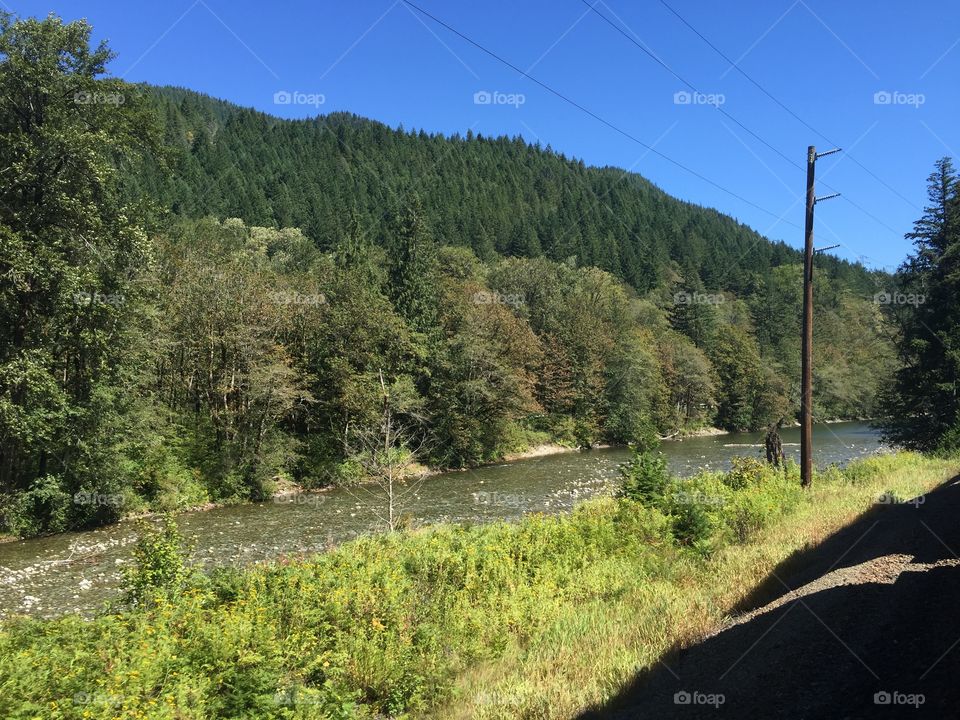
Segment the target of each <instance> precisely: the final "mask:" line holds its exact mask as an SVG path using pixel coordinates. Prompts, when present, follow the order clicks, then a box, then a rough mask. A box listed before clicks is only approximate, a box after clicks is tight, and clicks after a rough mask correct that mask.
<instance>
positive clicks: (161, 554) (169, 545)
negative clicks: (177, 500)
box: [123, 514, 189, 605]
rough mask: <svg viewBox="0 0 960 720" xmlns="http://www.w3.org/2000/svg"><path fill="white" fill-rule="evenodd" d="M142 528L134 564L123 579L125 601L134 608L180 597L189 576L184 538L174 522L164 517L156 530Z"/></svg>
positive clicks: (144, 524) (154, 528)
mask: <svg viewBox="0 0 960 720" xmlns="http://www.w3.org/2000/svg"><path fill="white" fill-rule="evenodd" d="M142 527H143V532H142V534H141V536H140V539H139V540H137V545H136V547H135V548H134V550H133V559H134V564H133V566H131V567H130V568H127V569H126V571H125V572H124V575H123V584H124V591H125V596H126V600H127V602H129V603H131V604H133V605H141V604H143V603H145V602H148V601H150V600H152V599H155V598H158V597H166V598H170V597H173V596H175V595H177V594H178V593H179V591H180V590H181V588H182V587H183V585H184V583H185V582H186V580H187V577H188V574H189V573H188V570H187V567H186V564H185V562H184V558H185V556H186V550H185V548H184V540H183V536H181V535H180V531H179V529H178V528H177V524H176V522H174V520H173V518H172V517H171V516H170V515H167V514H164V515H162V516H161V517H160V521H159V524H158V525H157V526H154V525H151V524H149V523H147V522H146V521H144V523H143V526H142Z"/></svg>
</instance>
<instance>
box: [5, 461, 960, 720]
mask: <svg viewBox="0 0 960 720" xmlns="http://www.w3.org/2000/svg"><path fill="white" fill-rule="evenodd" d="M957 466H958V464H957V463H956V462H951V461H948V460H931V459H925V458H921V457H919V456H917V455H912V454H901V455H897V456H880V457H876V458H872V459H869V460H866V461H861V462H859V463H856V464H854V465H853V466H851V467H850V468H849V469H847V470H846V471H844V472H840V471H836V470H833V471H829V472H827V473H823V474H821V475H820V476H819V477H818V478H817V479H816V482H815V485H814V489H813V490H812V492H809V493H804V492H801V491H800V490H799V487H798V485H799V480H798V478H797V477H796V473H795V471H794V470H792V469H791V470H790V471H788V473H787V474H786V475H783V474H780V473H776V472H773V471H771V470H767V469H766V468H763V467H759V466H753V465H749V464H746V465H742V466H740V467H739V468H738V469H735V471H734V472H733V473H727V474H703V475H700V476H697V477H696V478H692V479H690V480H684V481H676V480H671V481H670V483H669V484H668V486H667V487H666V488H665V490H664V492H663V494H662V495H661V496H660V497H659V498H657V499H656V502H646V503H643V502H637V501H633V500H630V499H625V498H622V499H613V498H606V499H599V500H594V501H590V502H586V503H583V504H582V505H580V506H578V507H577V508H576V510H575V511H574V512H572V513H571V514H569V515H564V516H552V517H546V516H532V517H528V518H526V519H524V520H523V521H521V522H518V523H514V524H507V523H497V524H492V525H485V526H478V527H459V526H435V527H430V528H426V529H422V530H417V531H411V532H403V533H394V534H391V535H385V536H379V537H371V538H364V539H361V540H358V541H356V542H353V543H350V544H348V545H344V546H342V547H340V548H338V549H337V550H335V551H333V552H330V553H327V554H323V555H319V556H316V557H314V558H311V559H309V560H298V561H291V562H287V561H281V562H276V563H272V564H269V565H263V566H257V567H254V568H251V569H248V570H246V571H243V572H240V571H224V572H221V573H218V574H215V575H213V576H211V577H201V576H198V577H196V578H194V579H193V581H192V582H191V583H189V584H188V587H187V589H186V590H184V591H183V592H182V593H181V594H180V595H178V596H177V597H175V598H172V599H166V598H163V597H158V598H157V599H156V600H155V601H154V602H153V603H151V604H149V605H146V606H144V607H140V608H138V609H136V610H129V611H124V612H118V613H116V614H110V615H104V616H100V617H97V618H95V619H93V620H89V621H88V620H83V619H81V618H78V617H74V616H67V617H63V618H59V619H56V620H50V621H40V620H33V619H26V618H22V619H16V620H11V621H8V622H6V623H5V624H4V625H3V626H2V629H0V717H4V718H7V717H9V718H35V717H41V718H82V717H91V718H141V717H150V718H208V717H227V718H229V717H237V718H240V717H258V718H259V717H263V718H353V717H377V716H380V717H384V716H387V717H424V716H427V715H430V714H433V715H435V716H437V717H443V718H457V717H460V718H473V717H476V718H516V717H523V718H558V717H569V716H570V715H571V714H572V713H574V712H575V711H576V710H577V709H578V708H581V707H583V706H584V705H585V704H588V703H590V702H595V701H602V700H603V699H605V698H607V697H609V696H610V695H611V694H612V693H613V692H615V691H616V689H617V688H618V687H619V686H620V685H621V684H622V683H623V682H624V681H626V680H627V679H629V677H630V676H631V675H632V674H633V673H634V672H636V670H637V669H638V668H644V667H649V666H650V665H651V664H652V663H654V662H656V660H657V658H658V657H659V656H660V655H661V654H662V653H663V652H664V651H665V650H666V649H667V648H669V647H670V646H671V645H673V644H674V643H675V642H678V641H681V642H683V641H692V640H695V639H696V638H697V637H699V636H701V635H702V634H703V633H704V632H706V631H707V630H708V629H709V628H710V627H712V626H713V625H714V624H716V623H717V622H718V621H719V620H720V619H721V618H722V616H723V614H724V613H725V612H726V611H727V610H728V609H729V608H730V607H731V606H732V605H733V604H734V603H735V602H736V601H737V600H739V599H741V598H742V597H743V596H744V595H745V594H746V593H748V592H749V590H750V589H751V588H752V587H754V586H755V585H757V584H758V583H759V582H760V581H761V580H762V579H763V578H764V577H765V576H766V574H767V573H768V572H769V571H770V569H771V568H773V567H774V566H775V565H776V564H777V563H778V562H779V561H781V560H782V559H784V558H785V557H787V556H789V554H790V553H791V552H793V551H794V550H796V549H799V548H802V547H803V546H804V545H805V544H808V543H811V542H816V541H817V540H818V539H820V538H822V537H824V536H825V535H827V534H829V533H830V532H832V531H833V530H835V529H837V528H838V527H840V526H841V525H843V524H844V523H846V522H848V521H849V520H850V519H852V518H853V517H855V516H856V515H857V514H858V513H860V512H861V511H863V510H864V509H866V508H867V507H868V506H869V505H870V504H871V503H872V502H873V501H874V500H875V498H876V497H877V495H879V494H880V493H882V492H887V491H893V492H896V493H897V494H898V495H900V496H904V497H905V496H909V495H911V494H915V493H918V492H922V491H924V490H926V489H929V488H930V487H932V486H934V485H936V484H937V483H939V482H940V481H942V480H943V479H945V478H946V477H947V476H948V475H949V474H951V473H952V472H955V471H956V469H957ZM691 507H695V508H696V510H695V511H691V510H690V508H691ZM691 512H695V513H696V514H697V518H698V519H697V520H696V521H692V520H691V519H690V518H689V517H687V516H688V515H689V514H690V513H691Z"/></svg>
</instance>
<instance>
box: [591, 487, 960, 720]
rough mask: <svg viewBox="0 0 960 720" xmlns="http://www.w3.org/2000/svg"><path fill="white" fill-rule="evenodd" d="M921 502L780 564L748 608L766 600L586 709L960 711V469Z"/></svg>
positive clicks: (764, 713) (621, 712)
mask: <svg viewBox="0 0 960 720" xmlns="http://www.w3.org/2000/svg"><path fill="white" fill-rule="evenodd" d="M919 500H920V499H917V502H915V503H914V504H896V505H877V506H875V507H874V508H873V509H872V510H870V511H869V512H867V513H865V514H864V515H862V516H861V517H860V518H859V519H858V520H857V521H856V522H855V523H853V524H852V525H850V526H848V527H846V528H844V529H843V530H841V531H840V532H838V533H836V534H835V535H833V536H831V537H830V538H828V539H827V540H826V541H824V542H823V543H821V544H820V545H818V546H816V547H815V548H811V549H807V550H804V551H801V552H799V553H797V554H795V555H794V556H792V557H791V558H789V559H788V560H786V561H784V562H783V563H781V564H780V565H779V566H778V567H777V568H776V569H775V570H774V571H773V572H772V573H771V574H770V576H769V577H768V578H767V580H766V581H765V582H764V583H763V584H762V585H761V586H760V587H759V588H757V590H756V591H754V593H752V595H751V596H750V597H749V598H748V599H747V600H746V601H744V602H743V603H741V606H740V607H739V608H738V611H739V612H742V613H745V612H748V611H751V610H756V609H758V608H764V607H765V606H767V604H768V603H771V606H770V608H769V609H767V610H766V611H760V612H759V613H758V614H755V615H753V616H751V615H747V618H746V619H745V621H743V622H742V623H740V624H734V625H732V626H730V627H728V628H727V629H725V630H723V631H722V632H720V633H719V634H717V635H714V636H712V637H710V638H708V639H706V640H704V641H703V642H700V643H698V644H697V645H694V646H692V647H689V648H686V649H674V650H673V651H672V652H670V653H669V654H668V655H667V656H666V657H665V658H664V659H663V662H661V663H660V664H658V665H656V666H655V667H654V668H653V669H651V670H648V671H644V672H641V673H639V674H638V675H637V676H636V677H635V678H634V679H633V681H632V682H631V683H630V684H629V686H627V687H626V688H625V689H624V690H622V691H621V693H620V694H619V695H618V696H617V697H616V698H614V699H613V700H611V701H610V702H609V703H607V704H606V705H604V706H603V707H600V708H596V709H593V710H591V711H589V712H586V713H584V714H583V715H581V716H580V720H600V719H601V718H603V719H604V720H606V719H608V718H651V719H656V720H660V719H661V718H724V717H731V718H830V720H837V719H841V718H884V717H890V718H927V717H931V718H957V717H960V678H958V677H957V673H958V671H960V560H958V557H957V555H956V553H955V552H954V550H960V478H955V479H954V480H952V481H950V482H948V483H946V484H945V485H942V486H940V487H939V488H937V489H936V490H935V491H933V492H931V493H929V494H928V495H926V496H925V497H923V498H922V504H919ZM790 590H798V591H799V593H798V594H799V597H792V598H791V597H786V598H785V597H784V596H785V595H787V593H788V592H789V591H790ZM778 603H779V604H778Z"/></svg>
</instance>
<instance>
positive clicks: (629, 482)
mask: <svg viewBox="0 0 960 720" xmlns="http://www.w3.org/2000/svg"><path fill="white" fill-rule="evenodd" d="M620 474H621V481H620V489H619V491H618V493H617V495H618V497H622V498H627V499H629V500H635V501H637V502H641V503H643V504H645V505H650V506H651V507H659V506H660V505H661V504H662V502H663V498H664V495H665V493H666V490H667V487H668V485H669V484H670V471H669V470H668V469H667V461H666V458H664V456H663V455H662V454H661V453H658V452H652V451H649V450H642V449H640V448H637V449H636V450H634V453H633V457H632V458H631V460H630V462H628V463H626V464H625V465H624V466H623V467H622V468H621V469H620Z"/></svg>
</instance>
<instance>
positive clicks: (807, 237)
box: [800, 145, 840, 487]
mask: <svg viewBox="0 0 960 720" xmlns="http://www.w3.org/2000/svg"><path fill="white" fill-rule="evenodd" d="M836 152H840V148H836V149H834V150H828V151H827V152H823V153H819V154H817V148H816V147H814V146H813V145H811V146H810V147H808V148H807V215H806V221H805V223H804V238H803V339H802V342H801V356H802V357H801V360H800V364H801V378H800V484H801V485H802V486H803V487H810V483H811V482H813V255H814V253H815V252H816V251H815V250H814V249H813V208H814V207H815V206H816V204H817V203H818V202H819V201H821V200H829V199H830V198H834V197H837V196H838V195H839V194H840V193H835V194H833V195H827V196H826V197H822V198H818V197H817V196H816V191H815V176H816V167H817V158H821V157H823V156H824V155H832V154H833V153H836ZM834 247H836V246H834Z"/></svg>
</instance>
